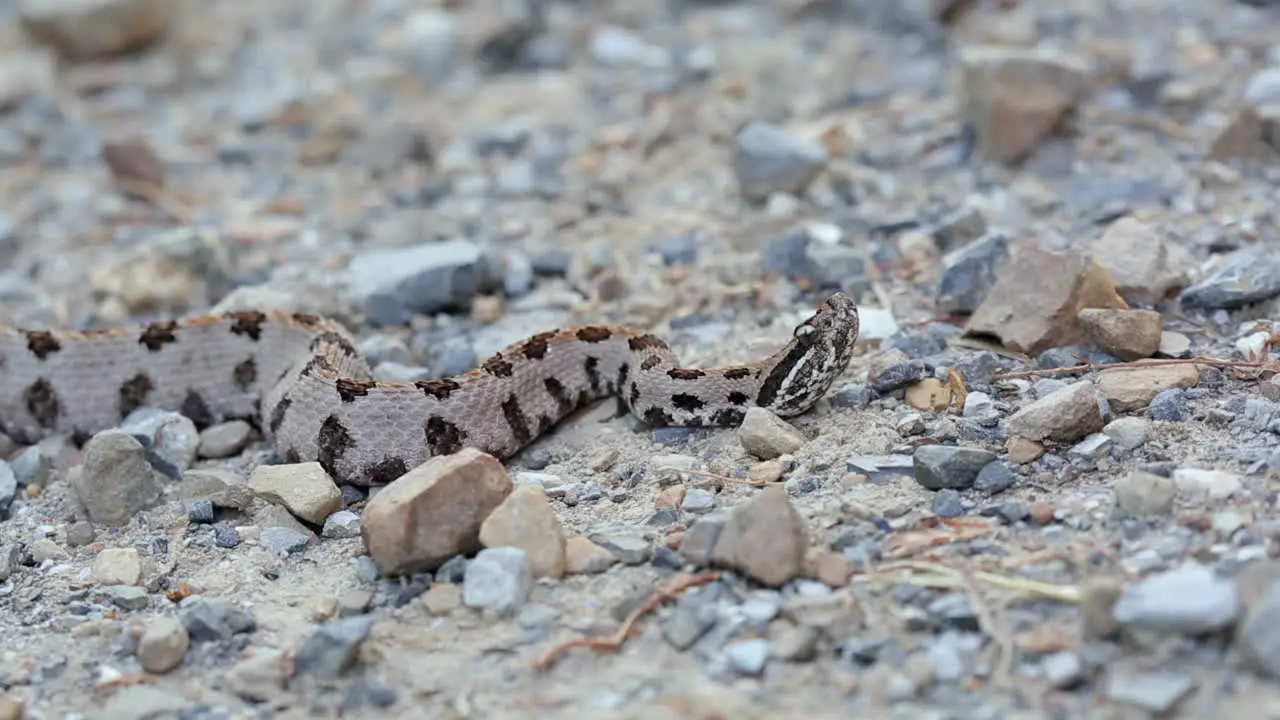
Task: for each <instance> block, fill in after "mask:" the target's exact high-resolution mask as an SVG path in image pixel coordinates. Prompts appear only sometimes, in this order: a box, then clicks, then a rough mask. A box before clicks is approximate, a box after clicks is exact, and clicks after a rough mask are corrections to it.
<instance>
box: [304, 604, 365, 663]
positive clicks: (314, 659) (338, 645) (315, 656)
mask: <svg viewBox="0 0 1280 720" xmlns="http://www.w3.org/2000/svg"><path fill="white" fill-rule="evenodd" d="M373 624H374V618H373V617H372V616H369V615H356V616H353V617H347V618H342V619H340V620H333V621H331V622H327V623H324V624H323V625H321V626H320V627H318V628H316V629H315V630H314V631H313V632H312V633H311V635H309V636H308V637H307V639H306V640H304V641H303V643H302V645H301V646H300V647H298V649H297V650H295V651H294V653H293V671H294V674H295V675H311V676H314V677H318V678H335V677H338V676H339V675H342V674H343V673H345V672H346V671H348V670H350V669H351V668H352V667H354V666H355V664H356V662H357V661H358V660H359V657H360V647H361V646H362V645H364V641H365V640H366V639H368V637H369V633H370V631H372V630H373Z"/></svg>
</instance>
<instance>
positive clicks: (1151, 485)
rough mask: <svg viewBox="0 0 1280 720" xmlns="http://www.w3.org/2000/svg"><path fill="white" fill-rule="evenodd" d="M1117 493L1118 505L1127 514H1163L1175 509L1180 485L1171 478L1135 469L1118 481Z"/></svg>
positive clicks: (1140, 515)
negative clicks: (1174, 502) (1174, 503)
mask: <svg viewBox="0 0 1280 720" xmlns="http://www.w3.org/2000/svg"><path fill="white" fill-rule="evenodd" d="M1115 495H1116V505H1118V506H1119V507H1120V509H1121V510H1123V511H1124V512H1125V513H1126V514H1127V515H1131V516H1133V517H1148V516H1152V515H1162V514H1164V513H1167V512H1169V511H1170V510H1172V509H1173V501H1174V499H1175V498H1177V496H1178V485H1177V483H1175V482H1174V481H1173V480H1172V479H1171V478H1167V477H1161V476H1160V475H1154V474H1152V473H1148V472H1142V471H1141V470H1135V471H1134V472H1132V473H1130V474H1128V475H1126V476H1124V477H1123V478H1120V479H1119V480H1117V481H1116V484H1115Z"/></svg>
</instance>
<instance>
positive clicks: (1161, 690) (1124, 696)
mask: <svg viewBox="0 0 1280 720" xmlns="http://www.w3.org/2000/svg"><path fill="white" fill-rule="evenodd" d="M1195 687H1196V683H1195V681H1194V680H1192V679H1191V678H1189V677H1187V676H1186V675H1182V674H1178V673H1172V672H1164V671H1159V670H1153V671H1148V672H1131V671H1124V670H1118V671H1116V672H1113V673H1112V674H1111V675H1110V676H1109V677H1108V678H1107V688H1106V695H1107V698H1108V699H1110V700H1111V701H1112V702H1117V703H1123V704H1125V705H1132V706H1134V707H1137V708H1139V709H1141V710H1146V711H1147V712H1150V713H1154V714H1156V715H1163V714H1165V713H1167V712H1169V711H1170V710H1172V709H1173V707H1174V706H1175V705H1176V704H1177V703H1178V701H1180V700H1182V698H1184V697H1186V696H1187V695H1188V694H1189V693H1190V692H1191V691H1192V690H1194V689H1195Z"/></svg>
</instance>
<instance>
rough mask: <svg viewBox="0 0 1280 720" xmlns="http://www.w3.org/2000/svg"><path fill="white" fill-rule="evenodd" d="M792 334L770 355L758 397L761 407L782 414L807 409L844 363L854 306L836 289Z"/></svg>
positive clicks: (854, 327) (853, 335) (852, 335)
mask: <svg viewBox="0 0 1280 720" xmlns="http://www.w3.org/2000/svg"><path fill="white" fill-rule="evenodd" d="M792 338H793V339H792V341H791V342H790V343H788V344H787V347H785V348H783V349H782V350H781V351H780V352H779V353H778V354H777V355H775V356H774V357H773V358H771V360H772V368H771V369H770V370H769V373H768V375H767V376H766V378H765V380H764V383H763V385H762V387H761V389H760V396H759V400H760V404H761V405H762V406H764V407H768V408H769V409H771V410H773V411H774V412H775V413H777V414H778V415H779V416H781V417H790V416H793V415H799V414H800V413H802V412H804V411H805V410H808V409H809V408H810V407H812V406H813V404H814V403H815V402H817V401H818V398H820V397H822V396H823V395H825V394H826V392H827V391H828V390H830V389H831V385H832V383H834V382H835V380H836V378H837V377H839V376H840V375H841V374H842V373H843V372H844V370H845V368H846V367H848V365H849V360H850V358H852V357H853V346H854V343H855V342H856V341H857V339H858V306H857V305H856V304H855V303H854V302H853V298H851V297H849V296H848V295H846V294H845V293H842V292H837V293H835V294H833V295H831V296H830V297H828V298H827V299H826V300H824V301H822V302H821V303H819V304H818V307H817V311H816V312H814V314H813V315H812V316H810V317H809V318H808V319H807V320H805V321H804V322H803V323H800V324H799V325H797V326H796V328H795V330H794V331H792Z"/></svg>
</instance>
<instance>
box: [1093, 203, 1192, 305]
mask: <svg viewBox="0 0 1280 720" xmlns="http://www.w3.org/2000/svg"><path fill="white" fill-rule="evenodd" d="M1091 247H1092V249H1093V250H1094V258H1096V259H1097V261H1098V262H1099V263H1100V264H1101V265H1102V266H1103V267H1105V268H1106V269H1107V272H1108V273H1109V274H1110V275H1111V279H1112V280H1113V281H1114V282H1115V286H1116V291H1117V292H1119V293H1120V295H1121V297H1123V298H1124V299H1125V300H1126V301H1128V302H1129V303H1130V304H1131V305H1155V304H1156V303H1158V302H1159V301H1161V300H1163V299H1164V298H1165V296H1166V295H1168V294H1169V292H1170V291H1171V290H1172V289H1173V288H1174V287H1176V286H1177V284H1178V273H1176V272H1174V271H1173V270H1172V269H1171V268H1170V266H1169V247H1168V243H1167V242H1166V241H1165V237H1164V234H1163V233H1161V232H1160V231H1159V230H1158V229H1157V228H1155V227H1152V226H1151V224H1150V223H1147V222H1144V221H1142V220H1139V219H1138V218H1136V217H1133V216H1130V215H1126V216H1124V217H1121V218H1119V219H1117V220H1115V221H1113V222H1112V223H1111V224H1109V225H1107V227H1106V229H1105V230H1103V232H1102V235H1101V236H1100V237H1099V238H1098V239H1097V241H1096V242H1094V243H1093V244H1092V246H1091Z"/></svg>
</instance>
